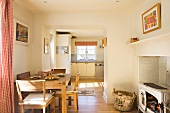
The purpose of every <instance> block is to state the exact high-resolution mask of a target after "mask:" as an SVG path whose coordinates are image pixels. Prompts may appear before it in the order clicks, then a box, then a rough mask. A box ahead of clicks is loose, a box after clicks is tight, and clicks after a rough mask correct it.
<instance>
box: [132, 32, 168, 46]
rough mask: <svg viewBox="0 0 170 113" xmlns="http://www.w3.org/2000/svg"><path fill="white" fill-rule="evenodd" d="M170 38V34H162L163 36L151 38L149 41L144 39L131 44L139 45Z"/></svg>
mask: <svg viewBox="0 0 170 113" xmlns="http://www.w3.org/2000/svg"><path fill="white" fill-rule="evenodd" d="M168 36H169V37H168ZM168 38H170V33H166V34H162V35H159V36H155V37H151V38H148V39H143V40H140V41H137V42H133V43H130V45H137V44H141V43H143V42H148V41H158V40H164V39H168Z"/></svg>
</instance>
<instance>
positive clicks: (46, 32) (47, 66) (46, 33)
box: [41, 26, 51, 71]
mask: <svg viewBox="0 0 170 113" xmlns="http://www.w3.org/2000/svg"><path fill="white" fill-rule="evenodd" d="M50 29H51V28H49V27H47V26H43V28H42V37H41V38H42V41H41V42H42V51H41V52H42V70H43V71H50V70H51V55H50V54H51V51H50V42H51V38H50ZM44 38H46V39H47V41H48V44H49V51H48V53H47V54H45V53H44Z"/></svg>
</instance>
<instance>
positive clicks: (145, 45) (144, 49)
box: [131, 0, 170, 86]
mask: <svg viewBox="0 0 170 113" xmlns="http://www.w3.org/2000/svg"><path fill="white" fill-rule="evenodd" d="M157 3H161V24H162V26H161V29H158V30H155V31H152V32H149V33H147V34H143V32H142V17H141V15H142V13H144V12H145V11H146V10H148V9H149V8H151V7H152V6H154V5H155V4H157ZM169 10H170V0H147V1H146V2H145V3H144V4H143V5H142V6H141V7H140V8H139V9H138V10H137V11H136V12H135V13H134V14H133V19H132V22H133V24H132V25H133V27H132V36H135V37H138V38H139V39H140V40H143V39H151V38H154V37H156V36H160V37H159V38H158V39H157V40H155V39H153V40H148V41H146V42H142V43H139V44H136V45H132V46H131V47H132V49H134V50H135V56H136V57H135V58H134V65H135V68H134V73H135V76H134V77H135V79H136V81H134V82H135V86H138V85H137V84H138V81H137V80H138V76H139V74H138V56H170V52H169V51H170V35H166V36H163V35H164V34H167V33H170V27H169V25H170V21H169V20H170V15H169V13H168V12H169Z"/></svg>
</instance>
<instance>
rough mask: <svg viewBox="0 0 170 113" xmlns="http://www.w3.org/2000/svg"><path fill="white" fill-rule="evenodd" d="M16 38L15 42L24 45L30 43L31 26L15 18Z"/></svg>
mask: <svg viewBox="0 0 170 113" xmlns="http://www.w3.org/2000/svg"><path fill="white" fill-rule="evenodd" d="M14 31H15V33H14V38H15V42H16V43H18V44H22V45H28V42H29V27H28V25H26V24H24V23H23V22H21V21H19V20H16V19H15V20H14Z"/></svg>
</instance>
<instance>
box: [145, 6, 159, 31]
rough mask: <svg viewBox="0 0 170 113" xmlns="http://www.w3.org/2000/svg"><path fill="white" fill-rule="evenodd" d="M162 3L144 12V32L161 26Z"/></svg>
mask: <svg viewBox="0 0 170 113" xmlns="http://www.w3.org/2000/svg"><path fill="white" fill-rule="evenodd" d="M160 10H161V9H160V3H158V4H156V5H154V6H153V7H152V8H150V9H149V10H147V11H146V12H144V13H143V14H142V26H143V34H146V33H148V32H151V31H153V30H156V29H159V28H161V15H160Z"/></svg>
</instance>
